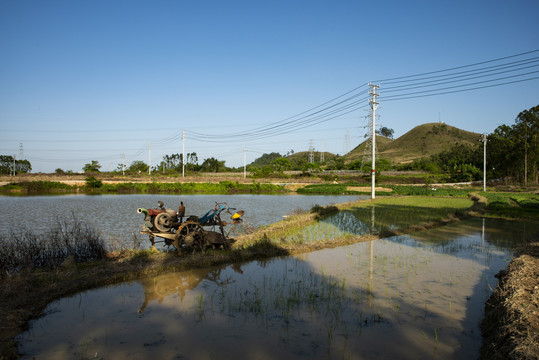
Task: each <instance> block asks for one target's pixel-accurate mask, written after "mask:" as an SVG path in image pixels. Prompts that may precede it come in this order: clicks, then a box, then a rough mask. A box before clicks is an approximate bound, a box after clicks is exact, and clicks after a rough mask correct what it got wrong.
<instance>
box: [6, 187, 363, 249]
mask: <svg viewBox="0 0 539 360" xmlns="http://www.w3.org/2000/svg"><path fill="white" fill-rule="evenodd" d="M360 198H366V197H358V196H344V195H342V196H317V195H315V196H306V195H163V194H158V195H153V194H152V195H94V196H91V195H63V196H27V197H8V196H0V218H1V219H4V221H2V222H1V223H0V234H4V235H7V234H9V233H10V231H12V230H15V231H18V229H31V230H32V231H44V230H48V229H49V228H50V227H51V226H53V225H54V224H55V223H56V222H57V221H58V220H69V218H70V217H71V216H72V215H74V216H76V217H78V218H80V219H84V220H85V221H87V222H89V223H90V224H92V225H94V226H95V227H96V228H97V229H99V231H100V233H101V234H102V236H103V238H104V239H105V241H106V242H107V243H111V242H115V241H117V240H119V241H120V242H121V241H125V240H126V239H130V238H131V237H132V236H133V233H135V234H138V232H139V230H140V229H141V226H142V223H143V222H144V221H143V216H142V215H141V214H138V213H137V212H136V210H137V208H139V207H143V208H155V207H157V206H158V205H157V201H158V200H161V201H163V202H164V203H165V207H166V208H172V209H177V208H178V206H179V205H180V201H183V202H184V204H185V205H186V208H187V209H186V214H187V215H197V216H201V215H203V214H205V213H206V211H208V210H210V209H212V208H213V207H214V206H215V202H228V204H229V206H230V207H234V208H238V209H243V210H245V216H244V223H245V224H246V225H251V226H259V225H267V224H270V223H274V222H276V221H279V220H281V218H282V216H283V215H286V214H290V213H291V212H292V211H294V210H296V209H302V210H309V209H311V208H312V207H313V206H314V205H316V204H319V205H323V206H325V205H329V204H335V203H342V202H347V201H355V200H358V199H360ZM146 243H147V244H146ZM143 244H144V245H148V244H149V242H144V243H143Z"/></svg>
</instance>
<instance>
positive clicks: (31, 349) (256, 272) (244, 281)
mask: <svg viewBox="0 0 539 360" xmlns="http://www.w3.org/2000/svg"><path fill="white" fill-rule="evenodd" d="M537 230H539V228H538V227H537V225H530V224H526V223H509V222H504V221H499V220H482V219H471V220H467V221H463V222H460V223H456V224H451V225H447V226H445V227H441V228H438V229H433V230H429V231H425V232H422V233H419V234H416V235H407V236H398V237H392V238H387V239H382V240H376V241H373V242H366V243H357V244H354V245H350V246H344V247H339V248H334V249H325V250H321V251H317V252H313V253H309V254H304V255H301V256H296V257H284V258H276V259H271V260H266V261H254V262H249V263H244V264H235V265H230V266H223V267H219V268H211V269H204V270H196V271H188V272H179V273H172V274H167V275H163V276H158V277H153V278H147V279H143V280H139V281H134V282H130V283H124V284H121V285H118V286H111V287H106V288H102V289H97V290H92V291H87V292H84V293H81V294H78V295H76V296H73V297H69V298H64V299H61V300H59V301H56V302H54V303H51V304H50V305H49V306H48V308H47V315H46V316H44V317H43V318H41V319H38V320H36V321H34V322H33V323H32V324H31V328H30V330H29V331H28V332H26V333H24V334H21V335H20V336H19V337H18V339H17V340H18V341H19V343H20V348H19V349H20V351H21V352H22V353H23V354H25V355H24V357H25V358H32V357H34V356H35V357H36V358H37V359H73V358H90V357H91V358H94V357H95V358H105V359H148V358H155V359H275V358H281V359H290V358H294V359H312V358H319V359H328V358H332V359H333V358H339V359H341V358H344V359H371V358H387V359H390V358H391V359H393V358H399V359H419V358H440V359H460V358H466V359H468V358H477V357H478V354H479V352H478V350H479V347H480V345H481V335H480V331H479V328H478V324H479V321H480V318H481V316H482V311H483V310H482V309H483V306H484V302H485V300H486V299H487V297H488V296H489V294H490V292H491V289H492V288H494V287H495V284H496V279H495V278H494V274H495V273H497V272H498V271H499V270H500V269H501V268H503V267H505V266H506V263H507V261H508V260H509V259H510V257H511V251H510V250H509V248H511V247H512V246H514V244H515V243H516V242H518V241H521V240H522V238H523V237H525V236H526V235H527V234H529V233H531V232H533V231H537Z"/></svg>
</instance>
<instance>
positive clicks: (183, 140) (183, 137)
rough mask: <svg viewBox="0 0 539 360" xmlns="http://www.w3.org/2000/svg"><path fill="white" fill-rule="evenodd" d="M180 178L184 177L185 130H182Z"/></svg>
mask: <svg viewBox="0 0 539 360" xmlns="http://www.w3.org/2000/svg"><path fill="white" fill-rule="evenodd" d="M182 177H185V130H182Z"/></svg>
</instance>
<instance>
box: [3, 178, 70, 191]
mask: <svg viewBox="0 0 539 360" xmlns="http://www.w3.org/2000/svg"><path fill="white" fill-rule="evenodd" d="M76 190H77V187H76V186H71V185H67V184H64V183H61V182H57V181H22V182H17V183H15V182H13V183H9V184H7V185H4V186H1V187H0V193H22V194H44V193H53V194H55V193H68V192H75V191H76Z"/></svg>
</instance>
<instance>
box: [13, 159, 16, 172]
mask: <svg viewBox="0 0 539 360" xmlns="http://www.w3.org/2000/svg"><path fill="white" fill-rule="evenodd" d="M15 157H16V155H15V154H13V177H15V175H16V172H15Z"/></svg>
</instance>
